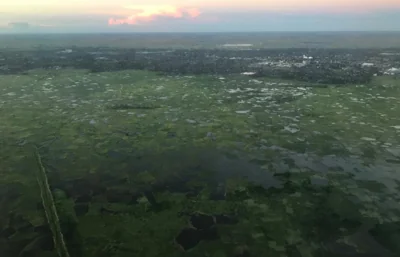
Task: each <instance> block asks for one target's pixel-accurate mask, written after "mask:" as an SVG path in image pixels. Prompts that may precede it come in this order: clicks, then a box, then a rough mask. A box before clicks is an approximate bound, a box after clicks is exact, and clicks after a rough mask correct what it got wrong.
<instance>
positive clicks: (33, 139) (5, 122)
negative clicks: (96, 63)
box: [0, 70, 400, 257]
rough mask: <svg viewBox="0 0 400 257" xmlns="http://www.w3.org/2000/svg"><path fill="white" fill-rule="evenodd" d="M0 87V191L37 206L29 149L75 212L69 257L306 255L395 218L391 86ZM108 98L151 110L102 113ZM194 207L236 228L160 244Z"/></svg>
mask: <svg viewBox="0 0 400 257" xmlns="http://www.w3.org/2000/svg"><path fill="white" fill-rule="evenodd" d="M0 80H1V81H2V84H1V87H0V96H1V98H0V106H1V109H0V112H1V113H0V115H1V117H2V123H0V133H1V134H2V135H3V137H2V139H1V140H2V141H1V144H2V147H1V149H0V151H1V155H0V156H1V162H0V172H1V176H0V186H5V185H9V186H10V185H14V184H15V188H18V189H19V190H22V191H23V192H29V193H28V194H27V195H29V197H32V198H33V200H30V201H31V202H35V201H36V202H37V201H39V199H38V197H36V198H35V197H33V196H31V195H35V194H36V195H38V194H39V193H38V189H37V188H33V187H30V186H29V185H30V183H33V182H34V181H35V177H34V176H30V175H29V174H30V172H31V165H30V164H31V162H30V161H29V159H27V158H26V155H27V151H26V148H25V147H26V145H29V144H38V145H40V146H41V155H42V159H43V165H44V166H45V167H46V170H47V175H48V179H49V185H50V188H51V189H52V190H58V191H57V192H64V193H65V195H66V197H67V198H68V199H69V200H70V201H74V208H73V209H74V210H72V212H74V211H76V213H78V211H77V210H78V209H77V207H78V206H79V207H82V206H83V207H84V208H86V207H87V212H85V213H84V214H79V215H75V214H73V216H77V231H78V232H79V233H78V232H77V233H78V234H79V235H80V239H79V240H80V243H81V245H82V253H81V255H82V256H96V257H97V256H108V257H109V256H131V255H132V254H133V253H134V254H136V255H138V256H143V255H147V256H159V255H160V254H163V255H164V256H189V255H190V256H204V255H212V256H231V254H234V251H235V248H237V247H238V246H241V247H242V248H243V249H244V248H246V249H247V248H248V249H249V251H250V252H251V254H254V255H266V256H268V255H270V256H278V255H279V256H296V255H295V254H300V256H315V254H317V253H318V252H319V253H320V252H322V253H327V252H329V251H331V250H329V249H331V248H329V247H328V246H327V244H328V242H332V241H333V242H337V244H339V243H338V242H340V240H342V239H343V240H344V239H346V240H348V241H346V242H347V243H346V244H348V245H350V246H347V247H350V248H351V249H352V251H354V252H355V253H356V252H359V253H363V252H365V251H364V250H363V249H364V247H366V245H365V244H363V243H362V242H359V241H357V240H356V239H352V237H351V235H353V234H354V233H355V232H356V231H357V229H358V228H360V226H361V225H360V224H364V223H368V224H376V223H390V222H398V221H399V218H398V217H399V213H400V206H399V205H398V204H396V203H398V202H399V200H400V199H399V196H398V194H396V192H398V181H399V180H400V175H399V173H398V164H396V163H393V162H387V161H386V160H387V159H396V158H398V157H395V156H393V152H395V150H393V149H396V145H399V144H400V131H399V130H398V129H396V128H395V126H398V125H400V119H399V118H398V115H397V114H398V113H399V111H400V110H399V105H398V100H399V98H400V84H399V81H397V80H394V79H392V78H390V77H379V78H376V79H375V80H374V81H373V82H372V83H371V84H368V85H348V86H346V87H344V86H342V87H333V86H327V87H326V88H320V87H312V86H307V87H306V86H304V85H303V84H298V82H294V81H292V82H290V81H285V84H284V85H282V84H279V81H276V80H269V79H262V80H261V79H260V80H259V81H261V83H260V82H257V81H254V80H252V79H251V78H248V77H245V76H239V77H238V76H232V77H230V76H226V77H225V79H224V80H222V79H220V78H218V77H215V76H199V77H196V76H183V77H179V76H159V75H157V74H155V73H151V72H144V71H134V70H130V71H120V72H104V73H89V72H88V71H84V70H58V71H44V70H35V71H31V72H29V73H28V74H27V75H8V76H1V78H0ZM118 104H121V105H131V106H157V107H158V108H116V109H115V108H114V109H113V108H108V107H109V106H110V105H111V106H112V105H118ZM389 150H390V151H389ZM316 177H317V178H319V179H315V178H316ZM322 180H323V181H326V182H324V183H322V182H321V183H318V182H315V181H322ZM372 181H373V182H372ZM396 182H397V183H396ZM260 183H261V184H262V186H260V185H259V184H260ZM17 185H18V186H17ZM35 190H36V191H35ZM9 191H10V190H9ZM10 192H11V191H10ZM149 192H151V194H150V193H149ZM27 195H26V194H24V195H18V196H16V197H17V199H19V200H18V201H15V203H13V204H12V203H7V201H4V202H2V204H3V207H4V209H3V210H5V211H4V213H5V214H4V215H0V216H1V218H0V221H1V222H2V223H0V224H8V218H7V217H8V216H7V214H8V213H9V212H16V213H19V214H20V215H22V216H23V217H24V218H26V219H28V220H30V221H31V224H34V226H39V225H43V224H44V219H43V214H42V213H41V212H39V211H37V210H36V207H35V206H34V204H32V205H29V204H27V201H26V199H27V197H28V196H27ZM29 197H28V198H29ZM221 197H222V198H223V199H224V200H218V199H220V198H221ZM24 199H25V200H24ZM29 199H31V198H29ZM194 212H202V213H207V214H213V215H214V214H226V215H235V216H236V217H237V218H238V220H239V222H238V223H237V224H236V225H218V234H219V238H218V240H210V241H207V240H203V241H201V242H200V243H199V244H198V245H197V246H196V247H194V248H193V249H192V250H190V251H189V252H182V251H180V250H179V246H177V244H176V242H175V241H174V240H175V237H176V236H177V235H178V233H179V232H180V231H181V230H182V229H184V228H185V227H187V226H188V219H189V218H190V215H191V213H194ZM6 213H7V214H6ZM28 213H29V215H28ZM60 216H61V214H60ZM60 219H61V218H60ZM33 220H36V221H35V222H33ZM4 226H8V225H4ZM379 231H380V230H379ZM382 233H383V232H382ZM391 233H392V232H391ZM393 233H394V232H393ZM366 235H368V233H366ZM71 237H72V238H75V240H77V239H76V237H75V236H70V235H69V236H68V240H70V239H71ZM348 237H350V239H348ZM155 246H157V247H155ZM1 247H5V246H4V245H3V244H0V249H2V248H1ZM337 247H338V248H339V247H340V246H338V245H337ZM390 247H391V246H390ZM242 248H241V249H242ZM328 248H329V249H328ZM395 249H396V248H391V249H390V250H392V251H395ZM236 250H238V249H236Z"/></svg>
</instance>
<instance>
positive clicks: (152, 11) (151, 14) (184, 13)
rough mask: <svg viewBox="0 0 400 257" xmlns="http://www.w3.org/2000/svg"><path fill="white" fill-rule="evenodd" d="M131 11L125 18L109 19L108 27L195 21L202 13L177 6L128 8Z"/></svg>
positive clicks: (194, 9)
mask: <svg viewBox="0 0 400 257" xmlns="http://www.w3.org/2000/svg"><path fill="white" fill-rule="evenodd" d="M125 8H126V9H131V10H132V11H131V13H132V14H131V15H130V16H128V17H125V18H113V17H112V18H109V19H108V25H122V24H130V25H137V24H141V23H148V22H152V21H154V20H156V19H158V18H163V17H169V18H175V19H183V18H186V19H194V18H197V17H198V16H200V14H201V12H200V11H199V10H198V9H196V8H183V7H175V6H168V5H166V6H162V5H156V6H127V7H125Z"/></svg>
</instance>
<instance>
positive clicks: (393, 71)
mask: <svg viewBox="0 0 400 257" xmlns="http://www.w3.org/2000/svg"><path fill="white" fill-rule="evenodd" d="M383 74H385V75H398V74H400V69H399V68H390V69H388V70H386V71H385V72H384V73H383Z"/></svg>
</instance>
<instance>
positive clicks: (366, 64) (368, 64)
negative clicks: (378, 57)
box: [361, 62, 375, 68]
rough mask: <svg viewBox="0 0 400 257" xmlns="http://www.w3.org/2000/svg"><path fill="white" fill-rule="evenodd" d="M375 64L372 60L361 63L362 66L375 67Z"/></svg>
mask: <svg viewBox="0 0 400 257" xmlns="http://www.w3.org/2000/svg"><path fill="white" fill-rule="evenodd" d="M374 66H375V64H373V63H372V62H364V63H363V64H361V67H363V68H367V67H374Z"/></svg>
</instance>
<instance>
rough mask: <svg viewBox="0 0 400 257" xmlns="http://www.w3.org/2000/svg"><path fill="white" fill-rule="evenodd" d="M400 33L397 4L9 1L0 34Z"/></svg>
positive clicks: (2, 6) (0, 11)
mask: <svg viewBox="0 0 400 257" xmlns="http://www.w3.org/2000/svg"><path fill="white" fill-rule="evenodd" d="M377 30H378V31H381V30H385V31H393V30H395V31H400V0H279V1H276V0H275V1H272V0H229V1H228V0H164V1H162V0H146V1H143V0H142V1H137V0H11V1H0V33H1V32H3V33H4V32H5V33H7V32H12V33H13V32H16V33H18V32H19V33H25V32H28V33H30V32H32V33H37V32H44V33H60V32H61V33H65V32H71V33H86V32H95V33H97V32H116V33H119V32H240V31H377Z"/></svg>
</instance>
